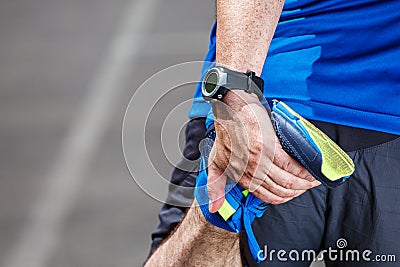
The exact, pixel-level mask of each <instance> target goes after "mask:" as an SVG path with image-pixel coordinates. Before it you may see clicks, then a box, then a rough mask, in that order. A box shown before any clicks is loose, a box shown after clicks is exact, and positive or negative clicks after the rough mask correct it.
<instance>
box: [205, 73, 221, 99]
mask: <svg viewBox="0 0 400 267" xmlns="http://www.w3.org/2000/svg"><path fill="white" fill-rule="evenodd" d="M217 85H218V74H217V73H216V72H212V73H210V74H209V75H208V76H207V78H206V80H205V81H204V89H205V91H206V93H207V94H208V95H210V94H212V93H213V92H214V90H215V88H216V87H217Z"/></svg>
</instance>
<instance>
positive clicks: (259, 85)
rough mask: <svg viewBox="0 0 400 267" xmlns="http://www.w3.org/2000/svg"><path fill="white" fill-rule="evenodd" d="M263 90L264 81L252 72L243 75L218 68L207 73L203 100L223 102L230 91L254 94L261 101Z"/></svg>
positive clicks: (203, 84) (203, 87)
mask: <svg viewBox="0 0 400 267" xmlns="http://www.w3.org/2000/svg"><path fill="white" fill-rule="evenodd" d="M263 88H264V81H263V79H262V78H260V77H258V76H256V75H255V73H254V72H252V71H249V72H247V73H242V72H238V71H233V70H230V69H228V68H225V67H222V66H216V67H213V68H211V69H209V70H208V71H207V72H206V74H205V76H204V78H203V82H202V88H201V90H202V94H203V98H204V99H205V100H207V101H211V100H213V99H216V100H221V99H222V98H223V97H224V96H225V95H226V93H228V91H230V90H243V91H245V92H247V93H249V94H250V93H254V94H256V95H257V97H258V98H259V99H260V101H261V100H262V99H264V95H263Z"/></svg>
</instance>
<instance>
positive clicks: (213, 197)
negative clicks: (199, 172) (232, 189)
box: [207, 164, 226, 213]
mask: <svg viewBox="0 0 400 267" xmlns="http://www.w3.org/2000/svg"><path fill="white" fill-rule="evenodd" d="M225 184H226V175H225V173H224V172H222V171H220V170H219V169H218V168H217V167H216V166H215V165H214V164H211V165H210V166H209V167H208V178H207V189H208V197H209V198H210V202H209V204H208V209H209V210H210V212H211V213H214V212H217V211H218V210H219V208H220V207H221V206H222V204H223V203H224V200H225Z"/></svg>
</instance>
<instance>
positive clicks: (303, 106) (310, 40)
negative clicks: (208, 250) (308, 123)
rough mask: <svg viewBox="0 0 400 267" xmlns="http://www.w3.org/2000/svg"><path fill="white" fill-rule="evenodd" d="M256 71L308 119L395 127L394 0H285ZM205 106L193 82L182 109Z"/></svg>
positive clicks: (399, 23)
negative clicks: (188, 105) (190, 100)
mask: <svg viewBox="0 0 400 267" xmlns="http://www.w3.org/2000/svg"><path fill="white" fill-rule="evenodd" d="M215 30H216V25H214V26H213V29H212V30H211V38H210V45H209V51H208V53H207V55H206V58H205V61H206V62H207V63H205V64H204V66H203V70H202V72H203V74H204V73H205V72H206V71H207V69H208V68H210V67H211V66H212V65H213V63H214V62H215V39H216V38H215ZM209 62H211V63H209ZM261 77H262V78H263V79H264V81H265V86H264V95H265V97H266V98H267V99H274V98H276V99H279V100H282V101H284V102H286V103H287V104H288V105H289V106H291V107H292V108H293V109H294V110H296V111H297V112H298V113H299V114H301V115H302V116H304V117H306V118H308V119H313V120H319V121H324V122H331V123H335V124H341V125H347V126H353V127H359V128H365V129H370V130H377V131H382V132H387V133H393V134H400V1H398V0H393V1H372V0H351V1H349V0H324V1H312V0H298V1H296V0H286V2H285V5H284V8H283V12H282V15H281V18H280V21H279V23H278V26H277V29H276V32H275V35H274V38H273V40H272V42H271V46H270V49H269V52H268V56H267V59H266V61H265V64H264V68H263V72H262V75H261ZM209 109H210V105H209V104H208V103H206V102H204V101H203V99H202V97H201V86H200V84H199V85H198V86H197V89H196V92H195V97H194V101H193V106H192V109H191V110H190V113H189V117H197V116H206V115H207V113H208V111H209Z"/></svg>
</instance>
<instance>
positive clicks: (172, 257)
mask: <svg viewBox="0 0 400 267" xmlns="http://www.w3.org/2000/svg"><path fill="white" fill-rule="evenodd" d="M240 264H241V260H240V251H239V235H237V234H235V233H231V232H228V231H225V230H223V229H220V228H217V227H215V226H213V225H211V224H210V223H208V222H207V221H206V220H205V219H204V217H203V215H202V213H201V211H200V209H199V207H198V206H197V202H196V201H195V202H194V203H193V204H192V206H191V208H190V209H189V210H188V212H187V214H186V216H185V217H184V219H183V220H182V222H181V224H180V225H179V226H178V227H177V229H176V231H175V232H174V233H172V234H171V236H170V237H169V238H168V239H167V240H166V241H165V242H164V243H162V244H161V245H160V247H159V248H157V249H156V251H155V252H154V253H153V254H152V255H151V257H150V258H149V259H148V261H147V262H146V264H145V267H153V266H154V267H155V266H157V267H164V266H177V267H179V266H240Z"/></svg>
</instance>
